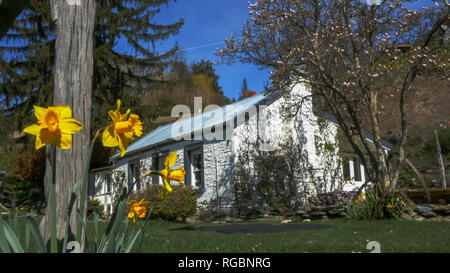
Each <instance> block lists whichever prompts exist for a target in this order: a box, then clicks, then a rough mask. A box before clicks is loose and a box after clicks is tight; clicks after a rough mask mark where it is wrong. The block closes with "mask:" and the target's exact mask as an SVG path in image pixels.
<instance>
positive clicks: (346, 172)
mask: <svg viewBox="0 0 450 273" xmlns="http://www.w3.org/2000/svg"><path fill="white" fill-rule="evenodd" d="M343 161H344V179H350V159H348V158H344V160H343Z"/></svg>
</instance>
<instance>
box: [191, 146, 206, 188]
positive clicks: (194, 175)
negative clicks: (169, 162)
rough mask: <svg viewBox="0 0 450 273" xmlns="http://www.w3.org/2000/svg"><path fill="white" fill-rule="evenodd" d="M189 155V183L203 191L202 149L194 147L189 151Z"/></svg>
mask: <svg viewBox="0 0 450 273" xmlns="http://www.w3.org/2000/svg"><path fill="white" fill-rule="evenodd" d="M188 154H189V157H190V171H191V175H190V177H191V181H190V184H191V185H192V186H193V187H194V188H196V189H198V190H200V191H203V190H204V189H205V182H204V178H203V149H202V148H200V149H195V150H191V151H189V153H188Z"/></svg>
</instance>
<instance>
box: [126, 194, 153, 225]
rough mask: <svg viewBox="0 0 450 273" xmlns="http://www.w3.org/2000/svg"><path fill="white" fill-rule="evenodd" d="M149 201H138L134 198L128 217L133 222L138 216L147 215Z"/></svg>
mask: <svg viewBox="0 0 450 273" xmlns="http://www.w3.org/2000/svg"><path fill="white" fill-rule="evenodd" d="M148 204H149V202H148V201H144V199H142V200H141V201H139V202H137V201H136V200H132V201H131V202H130V210H129V212H128V219H130V221H131V223H135V222H136V218H140V219H143V218H145V217H146V216H147V206H148Z"/></svg>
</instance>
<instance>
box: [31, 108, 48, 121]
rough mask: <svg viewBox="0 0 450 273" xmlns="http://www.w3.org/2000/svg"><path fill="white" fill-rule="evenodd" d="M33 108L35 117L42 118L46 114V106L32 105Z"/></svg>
mask: <svg viewBox="0 0 450 273" xmlns="http://www.w3.org/2000/svg"><path fill="white" fill-rule="evenodd" d="M33 109H34V115H35V116H36V118H37V119H43V118H44V117H45V114H47V111H48V110H47V108H43V107H40V106H36V105H33Z"/></svg>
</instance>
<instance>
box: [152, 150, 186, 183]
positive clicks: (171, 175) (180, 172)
mask: <svg viewBox="0 0 450 273" xmlns="http://www.w3.org/2000/svg"><path fill="white" fill-rule="evenodd" d="M177 157H178V154H177V152H171V153H170V154H169V155H168V156H167V157H166V160H165V161H164V166H165V169H163V170H161V171H159V174H160V175H161V176H162V178H163V179H164V192H171V191H172V187H171V186H170V181H177V182H178V183H180V184H181V185H182V186H184V183H183V179H184V176H185V175H186V171H185V170H184V167H183V165H180V167H179V168H178V169H177V170H172V169H171V168H172V167H173V165H175V162H176V161H177Z"/></svg>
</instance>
